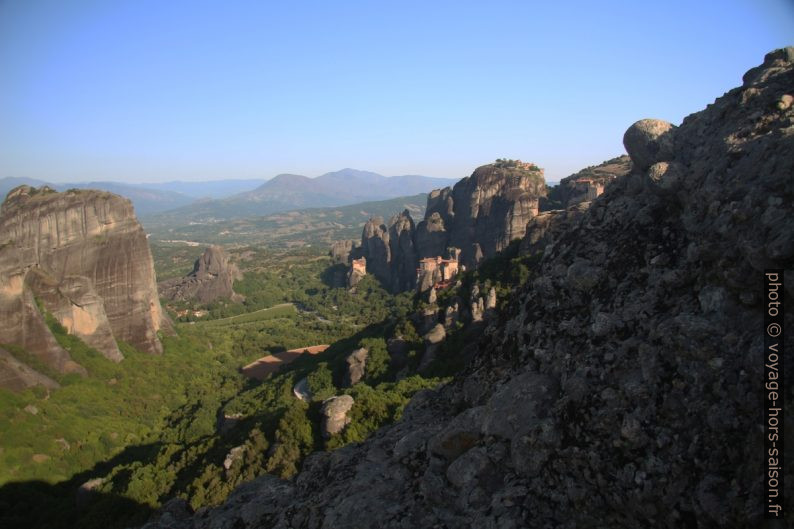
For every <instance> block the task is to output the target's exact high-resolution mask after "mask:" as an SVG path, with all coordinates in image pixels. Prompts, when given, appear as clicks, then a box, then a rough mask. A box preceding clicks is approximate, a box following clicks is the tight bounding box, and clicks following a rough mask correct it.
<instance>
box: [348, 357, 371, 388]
mask: <svg viewBox="0 0 794 529" xmlns="http://www.w3.org/2000/svg"><path fill="white" fill-rule="evenodd" d="M368 356H369V350H367V349H366V348H364V347H360V348H358V349H356V350H355V351H353V352H352V353H350V354H349V355H348V356H347V358H345V363H346V364H347V370H346V371H345V385H346V386H348V387H351V386H354V385H356V384H358V383H359V382H360V381H361V379H362V378H364V373H365V372H366V369H367V357H368Z"/></svg>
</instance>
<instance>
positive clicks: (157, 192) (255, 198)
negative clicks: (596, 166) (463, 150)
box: [0, 169, 454, 223]
mask: <svg viewBox="0 0 794 529" xmlns="http://www.w3.org/2000/svg"><path fill="white" fill-rule="evenodd" d="M452 183H454V181H453V180H449V179H446V178H431V177H428V176H419V175H404V176H392V177H386V176H383V175H380V174H377V173H373V172H369V171H358V170H356V169H342V170H341V171H334V172H330V173H325V174H324V175H321V176H318V177H316V178H309V177H307V176H302V175H295V174H280V175H278V176H276V177H274V178H272V179H270V180H264V179H262V180H240V179H237V180H211V181H205V182H187V181H171V182H164V183H145V184H127V183H121V182H81V183H65V184H53V183H50V182H45V181H43V180H36V179H33V178H14V177H9V178H2V179H0V199H2V198H4V197H5V196H6V194H7V193H8V192H9V191H10V190H11V189H13V188H15V187H17V186H19V185H23V184H26V185H30V186H36V187H38V186H42V185H49V186H50V187H52V188H53V189H55V190H57V191H64V190H66V189H70V188H79V189H101V190H103V191H109V192H111V193H116V194H118V195H121V196H124V197H126V198H129V199H130V200H131V201H132V204H133V206H134V207H135V212H136V214H137V215H138V216H140V217H145V216H151V215H158V216H160V215H165V218H166V219H167V218H171V217H173V218H174V219H178V220H180V221H185V223H187V222H191V221H204V220H206V219H234V218H242V217H250V216H258V215H268V214H271V213H277V212H280V211H289V210H294V209H301V208H312V207H335V206H344V205H348V204H355V203H357V202H366V201H375V200H386V199H390V198H395V197H399V196H406V195H416V194H419V193H427V192H429V191H431V190H433V189H436V188H439V187H446V186H448V185H451V184H452Z"/></svg>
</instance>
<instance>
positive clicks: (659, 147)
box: [623, 119, 676, 171]
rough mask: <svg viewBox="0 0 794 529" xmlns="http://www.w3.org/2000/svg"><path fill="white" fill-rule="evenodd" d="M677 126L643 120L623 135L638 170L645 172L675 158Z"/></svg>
mask: <svg viewBox="0 0 794 529" xmlns="http://www.w3.org/2000/svg"><path fill="white" fill-rule="evenodd" d="M675 128H676V127H675V126H674V125H672V124H671V123H668V122H666V121H662V120H660V119H641V120H640V121H638V122H636V123H635V124H634V125H632V126H631V127H629V129H628V130H627V131H626V134H624V135H623V146H624V147H626V152H627V153H629V156H630V157H631V161H632V163H633V164H634V166H635V167H637V169H639V170H641V171H644V170H646V169H648V168H649V167H650V166H652V165H653V164H655V163H656V162H663V161H667V160H670V159H671V158H672V156H673V144H674V143H673V135H674V133H675Z"/></svg>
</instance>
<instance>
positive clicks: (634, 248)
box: [147, 48, 794, 529]
mask: <svg viewBox="0 0 794 529" xmlns="http://www.w3.org/2000/svg"><path fill="white" fill-rule="evenodd" d="M792 86H794V48H787V49H785V50H777V51H775V52H772V53H770V54H768V55H767V56H766V58H765V60H764V64H763V65H762V66H760V67H758V68H754V69H752V70H750V71H749V72H748V73H747V74H746V75H745V76H744V85H743V86H741V87H739V88H736V89H733V90H731V91H729V92H728V93H726V94H725V95H724V96H722V97H720V98H719V99H717V100H716V101H715V103H714V104H713V105H709V107H708V108H707V109H706V110H704V111H702V112H699V113H696V114H693V115H691V116H688V117H687V118H686V119H684V121H683V123H682V124H681V125H680V127H679V128H678V129H677V130H676V133H675V145H674V149H673V150H672V152H671V153H670V154H669V155H668V160H663V161H668V162H674V163H676V164H680V165H679V166H680V168H681V176H682V178H680V180H679V181H678V184H677V187H676V188H675V189H674V190H670V189H664V188H662V187H661V186H660V185H659V184H658V183H657V181H655V180H654V179H652V178H651V177H650V176H649V174H648V173H647V168H648V167H651V166H652V165H653V164H649V165H648V166H647V167H646V168H645V169H642V168H640V167H639V166H637V167H635V169H634V171H633V172H632V173H631V174H630V175H628V176H627V177H625V178H618V179H617V180H616V181H615V182H614V183H613V184H612V185H610V186H609V187H608V189H607V190H606V191H605V193H604V196H603V197H601V198H599V200H596V201H595V202H593V205H592V207H591V208H590V209H588V210H587V211H585V212H584V213H583V214H582V217H581V219H580V220H579V221H577V222H576V223H575V224H574V225H573V228H572V231H559V232H557V231H555V229H553V228H552V229H551V230H550V231H551V232H552V233H554V236H553V240H551V242H550V243H549V244H547V245H546V251H544V253H543V256H542V260H541V261H540V263H539V265H538V268H537V269H536V270H535V271H534V272H535V277H534V279H533V280H532V282H531V284H529V285H527V286H526V288H524V289H523V290H521V292H520V293H518V298H517V299H515V300H514V303H511V309H510V312H509V313H508V314H505V321H503V322H498V323H497V324H494V325H493V326H492V327H490V329H489V330H488V332H486V333H485V334H484V338H483V340H482V342H481V343H479V344H478V345H477V349H478V351H477V353H476V354H475V356H474V358H473V359H472V361H471V363H470V364H469V365H468V367H467V368H466V369H465V370H464V372H463V373H461V374H459V375H458V376H457V377H456V379H455V380H454V381H453V382H451V383H450V384H448V385H446V386H443V387H441V388H438V389H437V390H425V391H420V392H418V393H417V394H416V395H414V397H413V399H412V400H411V402H410V403H409V404H408V406H406V408H405V410H404V412H403V418H402V420H401V421H399V422H398V423H396V424H394V425H391V426H388V427H385V428H383V429H381V430H379V431H378V432H376V433H375V434H374V435H373V436H372V437H371V438H370V439H368V440H367V441H365V442H364V443H362V444H360V445H356V446H350V447H346V448H344V449H341V450H337V451H335V452H319V453H315V454H313V455H312V456H310V457H309V458H307V459H306V461H305V462H304V464H303V467H302V470H301V472H300V473H299V474H298V475H297V476H296V478H295V479H294V480H293V481H291V482H286V481H281V480H276V479H274V478H268V479H261V480H257V481H255V482H252V483H251V484H249V485H246V486H244V487H242V488H241V489H239V490H238V491H237V492H236V493H235V494H233V495H232V496H231V497H230V498H229V500H228V501H227V502H226V503H225V504H224V505H222V506H221V507H218V508H215V509H211V510H206V511H203V512H202V513H201V514H197V515H195V516H194V517H192V518H186V517H185V518H184V521H181V519H180V521H178V522H175V521H174V520H173V517H172V518H171V519H168V520H166V521H163V522H160V521H154V522H152V523H151V524H149V525H148V526H147V528H148V529H160V528H164V527H171V528H173V529H186V528H192V529H199V528H209V527H237V528H241V529H244V528H253V527H268V528H274V529H276V528H278V529H285V528H287V527H291V528H318V529H330V528H339V527H351V528H352V527H355V528H357V529H370V528H371V529H375V528H377V529H403V528H406V527H461V528H463V527H466V528H469V527H470V528H474V527H477V528H479V527H493V528H519V527H529V528H544V527H588V528H589V527H615V528H636V527H760V526H762V525H763V524H764V513H765V510H766V501H765V500H766V498H765V496H764V493H765V491H764V482H763V480H762V479H761V477H759V476H760V475H759V469H761V468H763V466H764V465H765V464H766V462H767V461H766V459H767V455H766V454H767V451H766V449H765V446H764V435H763V430H762V422H761V421H762V419H763V417H762V414H761V411H760V410H762V408H763V402H764V401H763V399H764V393H763V391H762V389H761V388H762V385H761V383H762V381H763V379H764V370H765V368H764V364H763V362H762V361H761V359H762V355H761V351H762V349H763V338H762V337H763V328H764V311H765V304H764V302H763V300H762V299H761V295H760V293H761V292H762V289H763V281H764V270H765V269H788V270H791V269H792V268H794V200H791V197H792V196H794V179H792V178H791V175H792V174H794V148H792V146H794V128H792V127H791V123H792V120H794V108H793V107H791V106H789V107H787V108H784V109H781V108H780V106H778V105H777V103H778V102H779V101H780V99H781V95H782V94H786V93H789V92H790V91H791V87H792ZM555 218H563V217H560V216H557V217H555ZM550 222H551V223H552V224H554V223H556V222H557V221H555V220H553V219H552V220H551V221H550ZM547 233H548V231H547ZM785 283H786V293H785V296H786V302H787V303H790V302H793V301H794V277H791V276H790V274H788V275H787V276H786V281H785ZM792 314H794V313H792V312H791V311H788V313H787V314H786V316H785V323H786V326H787V327H788V328H794V316H793V315H792ZM608 328H612V329H614V330H613V331H608V332H604V329H608ZM785 347H786V349H785V351H784V353H785V355H786V356H789V357H790V355H791V353H792V346H791V344H787V345H786V346H785ZM787 366H789V367H787V368H786V369H788V370H789V371H790V370H791V366H790V365H789V364H787ZM787 376H791V373H790V372H787ZM789 389H790V388H789ZM781 398H783V399H784V400H785V403H786V405H787V406H790V405H791V403H792V397H791V392H790V391H786V392H784V393H783V394H782V396H781ZM786 421H787V423H786V425H785V428H786V431H791V428H792V425H791V417H789V416H788V415H787V418H786ZM748 432H749V433H748ZM792 470H793V468H792V462H791V461H789V460H788V459H787V460H786V462H785V468H784V469H783V472H784V474H785V475H786V478H787V479H790V478H792V476H794V472H793V471H792Z"/></svg>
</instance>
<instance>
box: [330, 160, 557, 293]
mask: <svg viewBox="0 0 794 529" xmlns="http://www.w3.org/2000/svg"><path fill="white" fill-rule="evenodd" d="M545 194H546V184H545V181H544V179H543V170H542V169H539V168H538V167H537V166H535V165H533V164H529V163H524V162H521V161H520V160H498V161H497V162H496V163H493V164H489V165H484V166H482V167H478V168H477V169H476V170H475V171H474V173H472V175H471V176H470V177H467V178H464V179H463V180H461V181H459V182H458V183H457V184H455V186H454V187H452V188H445V189H441V190H435V191H433V192H431V193H430V195H429V196H428V199H427V210H426V212H425V218H424V219H423V220H422V221H421V222H419V224H417V225H416V226H415V225H414V221H413V219H412V218H411V215H410V213H409V212H408V211H407V210H406V211H404V212H402V213H401V214H400V215H397V216H395V217H392V218H391V219H390V220H389V222H388V224H386V223H384V222H383V219H382V218H381V217H376V218H372V219H370V220H369V221H368V222H367V223H366V224H365V225H364V230H363V232H362V235H361V246H360V247H358V248H356V249H354V250H352V252H351V254H350V256H351V257H352V258H353V259H357V258H366V260H367V272H369V273H371V274H373V275H374V276H375V277H376V278H377V279H378V280H379V281H380V282H381V284H383V285H384V286H386V287H387V288H389V289H390V290H391V291H392V292H400V291H405V290H411V289H413V288H416V287H417V286H418V287H419V290H421V291H424V290H428V289H429V288H430V287H432V286H433V284H435V283H437V282H439V281H444V279H443V278H442V275H443V273H442V272H443V271H442V267H441V265H440V261H439V263H437V266H435V267H433V269H432V270H420V273H419V274H418V275H417V269H420V268H421V263H422V262H423V261H424V260H425V259H438V260H442V259H443V260H454V261H455V272H454V273H457V271H458V266H459V265H461V266H466V267H476V266H477V265H478V264H479V263H480V261H481V260H482V259H484V258H488V257H492V256H493V255H495V254H496V253H497V252H499V251H501V250H503V249H504V248H506V247H507V245H508V244H510V242H511V241H513V240H515V239H520V238H521V237H523V236H524V233H525V231H526V226H527V222H529V220H530V219H531V218H532V217H534V216H535V215H537V213H538V207H539V206H538V204H539V200H540V198H541V197H543V196H545ZM338 246H339V247H340V248H341V246H342V243H338ZM339 251H341V250H339Z"/></svg>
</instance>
